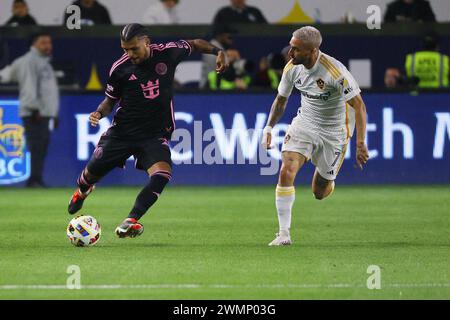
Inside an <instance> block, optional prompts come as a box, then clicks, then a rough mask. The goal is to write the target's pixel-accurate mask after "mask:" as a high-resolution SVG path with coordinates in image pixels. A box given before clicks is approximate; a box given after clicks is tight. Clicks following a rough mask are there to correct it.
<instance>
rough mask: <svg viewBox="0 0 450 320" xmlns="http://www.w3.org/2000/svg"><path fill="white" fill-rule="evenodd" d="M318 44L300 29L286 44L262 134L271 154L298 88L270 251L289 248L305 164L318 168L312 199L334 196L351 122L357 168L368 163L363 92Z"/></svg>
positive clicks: (315, 34)
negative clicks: (285, 57) (277, 130)
mask: <svg viewBox="0 0 450 320" xmlns="http://www.w3.org/2000/svg"><path fill="white" fill-rule="evenodd" d="M321 43H322V36H321V34H320V32H319V30H317V29H316V28H314V27H311V26H307V27H303V28H300V29H298V30H296V31H295V32H294V33H293V35H292V39H291V41H290V42H289V44H290V46H291V48H290V50H289V56H290V58H291V60H290V61H289V62H288V63H287V64H286V66H285V68H284V71H283V76H282V78H281V82H280V85H279V87H278V95H277V97H276V98H275V100H274V102H273V104H272V108H271V110H270V114H269V118H268V120H267V125H266V127H265V128H264V131H263V138H262V144H263V147H264V148H267V149H270V148H271V147H272V146H271V140H272V136H271V130H272V128H273V126H274V125H275V124H276V123H277V122H278V121H279V120H280V118H281V117H282V115H283V113H284V110H285V108H286V104H287V100H288V98H289V96H290V94H291V92H292V89H293V87H296V88H297V89H298V90H299V91H300V93H301V96H302V97H301V107H300V108H299V111H298V115H297V116H296V117H295V118H294V119H293V120H292V123H291V125H290V126H289V128H288V130H287V132H286V136H285V139H284V142H283V147H282V166H281V170H280V175H279V179H278V185H277V187H276V208H277V213H278V222H279V232H278V233H277V234H276V238H275V239H274V240H273V241H272V242H270V243H269V246H282V245H290V244H291V243H292V241H291V237H290V227H291V211H292V205H293V203H294V200H295V188H294V180H295V176H296V175H297V172H298V171H299V170H300V168H301V167H302V166H303V165H304V164H305V163H306V162H307V161H308V160H311V162H312V163H313V164H314V165H315V166H316V170H315V172H314V177H313V179H312V191H313V193H314V196H315V197H316V199H319V200H320V199H324V198H326V197H327V196H329V195H330V194H331V193H332V192H333V190H334V180H335V179H336V176H337V174H338V172H339V169H340V167H341V165H342V162H343V161H344V157H345V152H346V148H347V144H348V141H349V139H350V137H351V136H352V134H353V129H354V127H355V122H356V163H357V165H358V166H359V168H361V169H362V166H363V165H364V164H365V163H366V162H367V160H368V159H369V153H368V150H367V146H366V144H365V132H366V107H365V104H364V102H363V100H362V98H361V95H360V92H361V90H360V89H359V87H358V84H357V83H356V81H355V79H354V78H353V76H352V75H351V74H350V72H349V71H348V70H347V69H346V68H345V66H344V65H343V64H342V63H340V62H339V61H338V60H336V59H334V58H332V57H330V56H328V55H326V54H324V53H323V52H321V51H320V50H319V47H320V44H321Z"/></svg>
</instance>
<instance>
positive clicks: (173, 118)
mask: <svg viewBox="0 0 450 320" xmlns="http://www.w3.org/2000/svg"><path fill="white" fill-rule="evenodd" d="M170 112H171V114H172V128H173V129H172V132H174V131H175V115H174V113H173V100H170Z"/></svg>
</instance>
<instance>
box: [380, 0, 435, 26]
mask: <svg viewBox="0 0 450 320" xmlns="http://www.w3.org/2000/svg"><path fill="white" fill-rule="evenodd" d="M402 21H421V22H435V21H436V18H435V16H434V13H433V9H431V6H430V3H429V2H428V1H426V0H395V1H394V2H392V3H390V4H388V7H387V10H386V13H385V15H384V22H402Z"/></svg>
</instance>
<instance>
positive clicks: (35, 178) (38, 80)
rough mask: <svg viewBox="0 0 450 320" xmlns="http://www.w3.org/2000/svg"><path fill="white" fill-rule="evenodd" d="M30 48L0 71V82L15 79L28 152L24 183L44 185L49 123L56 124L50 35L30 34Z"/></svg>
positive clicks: (54, 78)
mask: <svg viewBox="0 0 450 320" xmlns="http://www.w3.org/2000/svg"><path fill="white" fill-rule="evenodd" d="M31 43H32V45H31V49H30V51H29V52H28V53H26V54H24V55H23V56H21V57H19V58H18V59H16V60H15V61H14V62H13V63H12V65H11V66H7V67H6V68H5V69H3V70H1V71H0V81H1V82H18V83H19V100H20V109H19V116H20V117H21V118H22V122H23V125H24V128H25V137H26V141H27V146H28V150H29V151H30V154H31V175H30V178H29V179H28V181H27V186H28V187H44V186H45V185H44V182H43V180H42V173H43V170H44V160H45V156H46V154H47V148H48V144H49V138H50V127H56V126H57V117H58V110H59V91H58V85H57V82H56V77H55V73H54V71H53V68H52V66H51V64H50V57H51V54H52V47H53V46H52V39H51V37H50V35H48V34H46V33H40V34H36V35H34V36H33V38H32V41H31Z"/></svg>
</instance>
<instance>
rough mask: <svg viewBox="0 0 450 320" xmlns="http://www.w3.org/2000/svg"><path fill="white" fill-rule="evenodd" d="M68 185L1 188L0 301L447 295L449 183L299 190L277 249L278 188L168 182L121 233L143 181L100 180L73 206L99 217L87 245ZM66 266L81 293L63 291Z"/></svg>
mask: <svg viewBox="0 0 450 320" xmlns="http://www.w3.org/2000/svg"><path fill="white" fill-rule="evenodd" d="M71 192H72V190H69V189H47V190H24V189H18V188H9V189H8V188H2V189H0V215H1V218H0V225H1V230H0V253H1V254H0V299H17V298H21V299H79V298H83V299H450V233H449V228H450V186H358V187H348V186H337V188H336V190H335V193H334V194H333V195H332V196H331V197H330V198H328V199H325V200H322V201H317V200H315V199H314V197H313V195H312V193H311V191H310V189H309V188H306V187H298V188H297V199H296V202H295V205H294V214H293V228H292V230H291V234H292V238H293V241H294V244H293V245H292V246H290V247H275V248H274V247H268V246H267V244H268V242H270V241H271V240H272V239H273V237H274V234H275V232H276V231H277V226H278V223H277V217H276V212H275V204H274V187H260V186H259V187H252V186H248V187H216V188H203V187H171V186H169V187H168V188H167V189H166V191H165V192H164V194H163V195H162V197H161V198H160V200H159V201H158V203H157V204H156V205H155V206H154V207H153V208H152V209H151V211H150V212H148V213H147V215H146V216H145V217H144V218H143V219H142V222H143V224H144V226H145V232H144V234H143V235H142V236H141V237H139V238H136V239H118V238H116V237H115V235H114V233H113V231H114V228H115V227H116V226H117V224H119V223H120V222H121V220H122V219H123V218H124V217H125V216H126V214H127V213H128V210H129V209H130V208H131V206H132V204H133V202H134V199H135V196H136V195H137V193H138V192H139V188H120V187H118V188H104V187H101V185H100V187H99V188H98V189H97V190H95V192H94V193H93V194H92V195H91V196H90V197H89V199H88V200H87V201H86V203H85V207H84V208H83V210H82V211H81V213H84V214H90V215H93V216H94V217H96V218H97V219H98V220H99V222H100V223H101V225H102V238H101V239H100V241H99V243H98V244H97V245H96V246H94V247H91V248H76V247H73V246H72V245H71V244H70V243H69V241H68V239H67V237H66V235H65V228H66V225H67V223H68V221H69V220H70V218H71V216H69V215H68V214H67V213H66V206H67V202H68V200H69V198H70V195H71ZM70 265H78V266H79V267H80V270H81V285H82V286H83V287H82V289H80V290H69V289H66V288H65V287H64V286H65V285H66V281H67V277H68V276H69V274H67V268H68V266H70ZM370 265H377V266H379V267H380V270H381V289H379V290H377V289H373V290H369V289H368V288H367V286H366V283H367V279H368V277H370V276H371V274H368V273H367V268H368V267H369V266H370ZM33 285H40V286H41V287H33ZM113 285H120V286H116V287H114V286H113ZM139 285H140V287H139Z"/></svg>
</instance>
